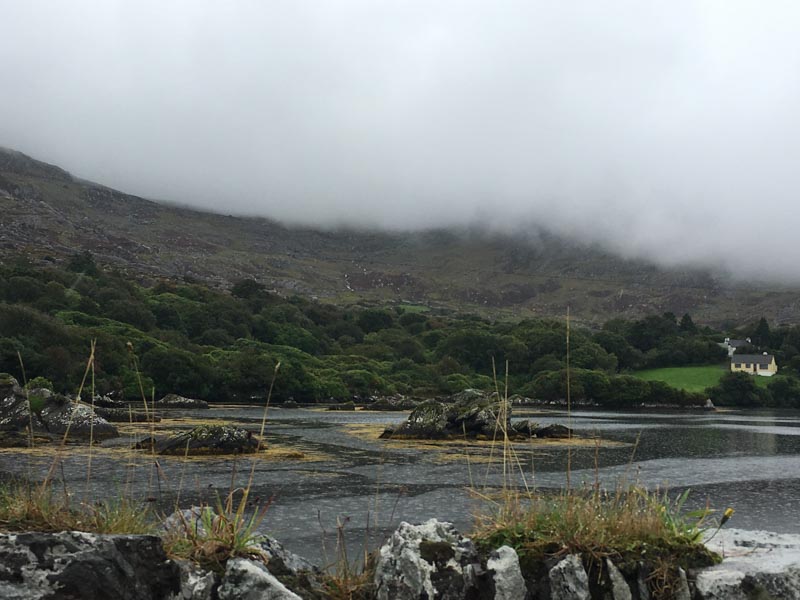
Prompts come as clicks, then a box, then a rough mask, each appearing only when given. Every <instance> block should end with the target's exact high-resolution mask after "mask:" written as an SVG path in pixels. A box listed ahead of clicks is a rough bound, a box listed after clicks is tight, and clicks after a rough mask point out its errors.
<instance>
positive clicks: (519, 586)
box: [486, 546, 528, 600]
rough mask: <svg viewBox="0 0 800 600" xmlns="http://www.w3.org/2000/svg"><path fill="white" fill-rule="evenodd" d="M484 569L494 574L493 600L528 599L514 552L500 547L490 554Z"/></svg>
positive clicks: (505, 547) (509, 548)
mask: <svg viewBox="0 0 800 600" xmlns="http://www.w3.org/2000/svg"><path fill="white" fill-rule="evenodd" d="M486 567H487V568H488V569H489V570H490V571H493V572H494V590H495V592H494V600H524V599H525V598H527V597H528V589H527V587H526V586H525V579H524V578H523V577H522V569H521V568H520V566H519V556H517V551H516V550H514V549H513V548H511V547H510V546H501V547H500V548H498V549H497V550H495V551H494V552H492V554H491V556H490V557H489V560H487V561H486Z"/></svg>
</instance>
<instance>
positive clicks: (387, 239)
mask: <svg viewBox="0 0 800 600" xmlns="http://www.w3.org/2000/svg"><path fill="white" fill-rule="evenodd" d="M4 157H5V160H4ZM20 165H21V166H20ZM4 169H8V170H11V171H12V172H17V173H20V174H25V173H36V174H37V176H39V177H41V178H43V179H52V180H56V181H60V180H64V181H71V182H77V183H80V184H82V185H86V186H90V187H91V188H97V189H102V190H107V191H110V192H112V193H114V194H118V195H121V196H124V197H131V196H130V195H128V194H126V193H125V192H122V191H117V190H114V188H112V187H109V186H106V185H104V184H102V183H97V182H93V181H89V180H87V179H84V178H81V177H80V176H75V175H73V174H71V173H69V172H68V171H66V170H64V169H61V168H60V167H58V166H57V165H53V164H49V163H45V162H42V161H38V160H37V159H34V158H32V157H30V156H28V155H26V154H24V153H21V152H19V151H16V150H11V149H8V148H6V147H4V146H0V171H3V170H4ZM133 198H135V199H136V200H137V201H139V202H145V203H152V204H153V205H156V206H160V207H162V208H164V209H168V210H169V209H174V210H178V211H179V212H181V211H188V212H189V213H190V214H196V215H205V216H207V217H212V218H222V219H236V220H240V221H242V222H244V223H249V224H250V225H255V226H256V227H258V224H259V223H262V224H263V225H264V226H268V227H270V228H274V227H280V228H281V229H283V230H284V231H285V232H286V233H287V234H288V235H289V237H291V233H292V232H295V233H305V234H313V235H322V236H323V238H324V237H325V236H329V235H330V236H333V239H335V238H337V237H338V238H340V237H342V236H344V237H345V238H347V237H348V236H352V240H351V242H352V243H353V244H354V245H353V252H354V255H353V257H345V258H342V257H339V256H333V255H328V256H326V257H325V260H326V261H328V262H338V263H347V264H353V265H356V266H358V264H359V262H360V261H359V260H358V258H357V256H358V255H361V254H364V252H368V251H369V246H370V244H372V245H374V244H375V243H376V238H377V239H378V240H379V241H380V240H382V242H379V243H390V244H392V245H402V246H403V247H405V248H406V250H407V252H406V254H405V255H406V257H407V260H405V261H398V260H394V261H383V260H381V258H380V257H379V256H375V255H370V256H369V259H368V265H369V267H370V269H375V268H378V267H382V266H383V267H387V268H394V269H397V268H403V267H409V268H413V267H415V266H417V263H416V262H414V255H415V254H414V252H415V251H414V249H415V248H416V247H418V249H419V252H421V253H423V254H424V253H427V252H429V251H430V250H431V245H430V244H431V243H435V245H436V246H437V248H438V250H439V251H440V252H446V250H443V249H442V248H447V247H449V246H455V247H457V246H458V245H463V244H474V245H477V246H478V247H479V249H478V251H481V247H482V248H486V247H488V246H487V244H488V245H489V246H491V245H497V246H498V247H501V248H503V249H504V250H508V249H509V248H514V247H517V248H519V249H520V250H522V251H523V257H524V258H525V259H526V260H530V259H531V256H530V255H525V253H524V250H525V249H528V250H530V251H533V252H534V255H533V256H534V258H535V256H536V253H538V252H544V253H545V254H546V257H545V260H546V261H552V260H553V259H554V255H553V251H554V249H555V252H556V254H555V258H556V259H558V258H561V259H563V261H565V262H566V263H568V264H569V265H572V264H573V263H574V262H575V261H578V260H580V256H581V253H582V252H586V253H588V254H591V255H592V256H595V257H596V256H604V257H606V258H609V259H612V260H619V259H621V260H624V261H625V263H630V264H628V266H627V267H626V268H627V269H630V270H632V271H637V272H639V273H642V274H643V277H644V279H642V280H641V283H645V280H646V283H647V286H648V287H650V288H652V289H661V290H665V291H668V290H671V289H672V288H674V285H675V284H674V280H673V282H672V283H668V284H666V283H665V284H662V283H659V282H658V281H657V280H653V278H652V275H654V274H656V273H655V272H654V271H653V269H654V268H655V267H656V266H658V263H657V262H656V261H649V260H647V259H645V258H640V257H636V256H623V255H622V254H621V253H618V252H614V250H613V249H611V248H609V247H608V246H604V245H603V244H602V243H599V242H587V241H585V240H577V239H574V238H570V237H569V236H559V235H556V234H554V233H553V232H550V231H547V230H546V229H544V228H543V227H541V226H539V225H537V224H530V225H529V226H526V227H524V226H522V225H520V224H517V226H516V228H515V229H514V230H509V229H500V228H497V227H492V226H491V225H490V224H487V223H486V222H482V223H477V222H476V223H473V224H472V225H471V226H450V227H437V228H428V229H417V230H413V229H406V230H397V229H390V228H381V227H373V228H369V227H366V226H363V225H362V226H352V225H328V226H327V227H326V226H321V227H320V226H317V227H314V226H310V225H307V224H298V223H286V222H281V221H280V220H277V219H271V218H269V217H264V216H259V215H247V214H238V215H237V214H230V213H225V212H219V211H213V210H210V209H198V208H196V207H194V206H192V205H190V204H185V203H181V202H172V201H169V200H163V199H145V198H141V197H136V196H134V197H133ZM286 250H287V251H289V252H290V253H291V254H292V255H293V256H295V257H303V256H305V257H308V258H314V257H316V254H315V251H312V250H310V249H307V250H306V251H304V249H303V248H302V247H298V246H296V245H293V246H292V247H291V248H289V247H287V248H286ZM665 268H667V269H668V271H670V272H672V273H673V274H674V275H675V276H677V277H679V279H680V287H681V288H683V289H691V290H707V289H709V285H711V286H713V287H714V288H716V289H717V290H724V289H726V288H730V289H741V288H742V287H743V286H745V287H752V288H756V287H757V288H758V289H760V290H761V291H765V292H768V291H776V292H780V291H785V288H782V287H772V288H769V287H766V286H769V285H770V282H768V281H760V282H754V281H751V280H746V279H742V278H737V277H735V276H732V275H731V274H729V273H724V272H721V271H716V272H715V271H713V270H710V269H707V268H702V267H698V266H696V265H694V266H692V267H691V270H690V271H686V269H681V268H680V266H675V265H670V266H668V267H665ZM568 271H569V272H563V273H561V274H555V273H553V274H552V275H553V276H555V277H556V278H558V279H562V280H564V281H568V280H572V281H584V282H595V283H606V284H610V285H612V286H620V285H621V282H620V281H619V280H618V279H612V278H609V277H603V276H600V275H592V276H584V275H580V274H579V273H577V272H573V271H574V269H571V268H569V269H568ZM697 278H700V279H701V280H702V283H698V284H695V283H692V279H697ZM772 285H774V283H773V284H772ZM623 292H624V286H622V287H620V289H619V293H620V294H621V293H623Z"/></svg>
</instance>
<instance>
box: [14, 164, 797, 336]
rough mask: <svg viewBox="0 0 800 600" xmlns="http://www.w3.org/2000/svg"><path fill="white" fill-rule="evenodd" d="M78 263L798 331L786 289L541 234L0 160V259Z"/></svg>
mask: <svg viewBox="0 0 800 600" xmlns="http://www.w3.org/2000/svg"><path fill="white" fill-rule="evenodd" d="M83 250H88V251H90V252H92V253H93V254H94V255H95V257H96V259H97V260H98V262H101V263H104V264H109V265H113V266H114V267H116V268H118V269H120V270H123V271H127V272H129V273H131V275H132V276H136V277H140V278H148V277H151V278H152V277H170V278H171V277H193V278H197V279H202V280H205V281H208V282H212V283H216V284H217V285H220V286H227V285H229V284H230V283H231V282H233V281H236V280H238V279H241V278H244V277H253V278H256V279H258V280H260V281H262V282H264V283H266V284H267V286H268V287H270V288H273V289H276V290H277V291H279V292H281V293H300V294H305V295H312V296H318V297H320V298H326V299H328V300H330V301H334V302H354V301H358V300H367V301H380V302H385V301H405V302H411V303H417V304H425V305H429V306H440V307H445V308H457V309H461V310H471V311H477V312H482V313H488V314H493V315H497V316H509V315H520V316H533V315H553V316H555V315H563V314H564V313H565V312H566V307H567V305H568V304H569V305H570V307H571V310H572V313H573V314H574V315H575V316H576V317H577V318H578V319H580V320H583V321H585V322H601V321H604V320H606V319H608V318H610V317H613V316H629V317H634V316H640V315H643V314H647V313H653V312H664V311H672V312H675V313H676V314H682V313H684V312H690V313H691V314H692V315H693V316H694V317H695V319H696V320H698V321H700V322H709V323H715V324H719V323H722V322H726V321H730V322H732V323H743V322H747V321H750V320H753V319H756V318H758V317H759V316H761V315H767V316H768V317H770V318H771V319H772V320H773V321H779V322H798V321H799V320H800V304H798V302H797V290H792V289H781V288H777V287H776V288H775V289H770V290H766V289H763V288H759V287H756V286H748V285H744V284H734V283H732V282H730V281H729V280H728V279H727V278H726V277H724V276H721V275H715V274H713V273H710V272H707V271H702V270H674V269H672V270H670V269H661V268H658V267H656V266H654V265H652V264H649V263H647V262H644V261H637V260H626V259H622V258H619V257H617V256H614V255H613V254H611V253H609V252H606V251H604V250H603V249H601V248H599V247H596V246H586V245H582V244H580V243H576V242H572V241H569V240H566V239H563V238H558V237H556V236H553V235H550V234H548V233H547V232H545V231H541V230H537V231H534V232H531V234H530V236H528V237H526V238H524V239H523V238H521V237H519V236H517V237H502V236H498V235H489V234H486V233H480V232H469V231H464V232H454V231H443V230H431V231H425V232H417V233H404V234H398V233H384V232H364V231H354V230H339V231H324V230H315V229H311V228H292V227H286V226H283V225H281V224H279V223H276V222H274V221H270V220H268V219H263V218H245V217H231V216H224V215H218V214H211V213H206V212H200V211H196V210H191V209H188V208H182V207H178V206H172V205H166V204H159V203H156V202H153V201H150V200H146V199H143V198H139V197H136V196H132V195H128V194H125V193H122V192H119V191H116V190H113V189H110V188H107V187H105V186H102V185H98V184H95V183H92V182H87V181H83V180H80V179H78V178H75V177H73V176H72V175H70V174H69V173H67V172H66V171H64V170H62V169H60V168H58V167H55V166H52V165H47V164H45V163H42V162H39V161H36V160H34V159H32V158H30V157H28V156H26V155H24V154H21V153H18V152H14V151H11V150H4V149H0V259H2V260H10V259H12V258H14V257H16V256H18V255H19V254H20V253H24V254H25V255H27V256H28V257H30V258H31V259H32V260H35V261H43V260H62V259H64V258H66V257H68V256H70V255H72V254H74V253H76V252H79V251H83Z"/></svg>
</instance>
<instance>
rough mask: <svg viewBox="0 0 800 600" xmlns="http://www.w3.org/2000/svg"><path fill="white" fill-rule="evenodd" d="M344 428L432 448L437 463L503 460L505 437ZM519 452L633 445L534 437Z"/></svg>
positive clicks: (523, 456) (531, 454) (399, 444)
mask: <svg viewBox="0 0 800 600" xmlns="http://www.w3.org/2000/svg"><path fill="white" fill-rule="evenodd" d="M341 427H342V429H343V430H344V431H345V432H346V433H348V434H349V435H352V436H354V437H357V438H359V439H363V440H370V441H380V442H382V443H384V444H386V445H387V446H389V447H391V448H396V449H404V448H407V449H414V450H427V451H430V452H431V453H432V454H431V459H432V460H434V461H436V462H448V461H455V460H467V459H468V460H469V461H471V462H494V461H502V460H503V439H502V437H499V438H498V439H496V440H491V439H464V438H461V439H459V438H450V439H442V440H426V439H410V438H399V439H392V438H384V439H381V438H380V435H381V434H382V433H383V431H384V429H385V425H381V424H375V423H346V424H343V425H341ZM509 444H510V446H511V447H512V448H513V450H514V453H515V454H516V455H517V460H519V461H520V462H522V463H523V464H524V463H525V462H529V461H530V460H531V459H532V458H535V456H536V452H537V451H541V450H545V449H558V448H578V449H586V450H590V449H595V448H620V447H625V446H629V445H630V444H626V443H624V442H617V441H613V440H604V439H601V438H598V437H572V438H569V439H557V438H541V439H540V438H531V439H529V440H524V441H517V442H509Z"/></svg>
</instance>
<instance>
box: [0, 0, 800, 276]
mask: <svg viewBox="0 0 800 600" xmlns="http://www.w3.org/2000/svg"><path fill="white" fill-rule="evenodd" d="M45 7H46V10H45V9H44V8H45ZM3 16H4V21H5V22H6V23H7V25H8V26H7V32H6V35H4V36H3V37H2V39H0V52H2V55H3V56H4V57H5V59H4V60H3V61H2V63H0V77H2V80H3V81H5V82H9V84H10V85H9V86H8V87H9V90H8V92H7V93H5V94H2V95H0V139H1V140H3V141H4V143H5V144H7V145H8V146H10V147H13V148H21V149H24V150H25V151H26V152H30V153H32V154H33V155H35V156H43V157H45V158H46V159H47V160H48V161H51V162H54V163H55V164H59V165H63V166H64V167H65V168H67V169H69V170H70V171H73V172H76V173H81V175H82V176H83V177H85V178H86V179H88V180H91V181H102V182H104V183H105V184H107V185H109V186H110V187H112V188H114V189H122V190H127V191H130V192H131V193H133V194H136V195H138V196H141V197H145V198H166V199H169V200H170V203H173V204H174V203H179V204H183V205H189V206H191V207H193V208H194V209H201V210H212V211H220V210H223V211H224V212H226V213H229V214H232V215H241V216H260V217H268V218H271V219H275V220H276V221H279V222H281V223H286V224H289V225H292V226H303V227H314V228H319V229H320V230H327V231H336V230H341V229H344V230H355V231H369V230H381V231H389V232H397V233H399V234H401V235H402V234H403V232H418V231H427V230H438V229H450V228H455V229H457V230H465V231H467V232H470V231H472V230H474V229H476V228H477V229H479V230H482V229H486V230H488V232H489V234H490V235H493V234H495V233H496V234H498V235H511V236H519V237H522V238H524V237H526V236H527V235H528V234H529V232H530V230H532V229H535V228H540V229H544V230H546V231H549V232H552V234H554V235H556V236H563V237H565V238H566V239H571V240H574V241H575V243H580V244H588V245H590V246H592V245H595V244H597V245H599V246H600V247H602V248H606V249H608V250H609V251H611V252H614V253H615V254H618V255H620V256H622V257H625V258H627V259H631V260H645V261H651V262H654V263H656V264H658V265H661V266H664V267H666V268H671V269H701V270H702V269H709V270H712V271H714V272H715V273H722V275H720V278H723V279H725V278H733V279H735V280H739V281H744V282H749V283H752V284H754V285H755V284H758V285H761V284H770V285H778V284H781V283H786V284H796V283H800V273H798V269H797V268H796V265H797V264H798V263H799V262H800V247H798V245H797V244H796V241H795V240H796V231H797V230H798V229H800V205H799V204H798V202H797V201H796V199H797V192H798V190H800V171H798V169H797V163H798V158H800V118H798V116H800V115H798V108H797V107H798V106H800V78H798V76H797V68H796V61H795V60H794V57H796V56H798V55H799V54H800V38H799V37H798V36H797V35H796V30H797V23H800V5H797V4H795V3H788V2H787V3H775V4H771V5H770V6H769V7H764V6H763V4H761V3H757V2H754V1H752V0H742V1H741V2H735V3H730V2H715V1H711V2H707V3H702V4H698V3H694V2H689V1H684V0H677V1H676V2H672V3H669V4H665V5H654V4H651V3H640V2H634V1H632V0H609V1H608V2H603V3H594V4H593V3H584V4H582V5H580V6H575V5H569V4H547V3H528V2H519V1H516V0H500V1H498V2H496V3H485V2H480V1H478V0H442V1H441V2H437V3H427V2H423V1H421V0H410V1H408V2H385V3H374V2H371V1H369V0H341V1H340V2H335V3H330V4H328V3H319V2H308V1H305V0H299V1H297V2H288V3H287V2H270V3H248V4H242V3H232V4H229V5H225V4H220V3H215V2H211V1H208V0H175V2H170V3H163V2H156V1H154V0H142V1H141V2H137V3H130V2H125V1H123V0H108V1H107V2H103V3H97V2H92V1H91V0H75V1H74V2H70V3H64V4H60V5H59V6H58V7H52V6H49V4H46V3H44V2H42V1H40V0H30V1H29V2H7V3H6V4H4V11H3ZM142 40H147V44H143V43H142ZM222 206H224V209H221V207H222ZM534 237H535V235H534ZM755 248H758V251H756V250H755Z"/></svg>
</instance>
